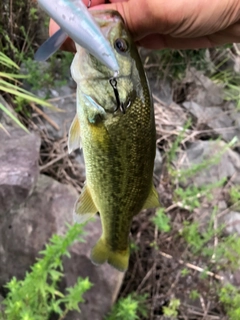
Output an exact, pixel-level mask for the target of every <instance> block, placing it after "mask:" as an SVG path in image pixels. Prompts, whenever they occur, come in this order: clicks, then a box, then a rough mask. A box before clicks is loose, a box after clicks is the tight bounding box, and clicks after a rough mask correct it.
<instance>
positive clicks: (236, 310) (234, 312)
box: [219, 284, 240, 320]
mask: <svg viewBox="0 0 240 320" xmlns="http://www.w3.org/2000/svg"><path fill="white" fill-rule="evenodd" d="M219 299H220V301H221V302H222V303H223V304H224V306H225V308H226V310H227V314H228V316H229V319H230V320H239V319H240V290H239V289H238V288H236V287H235V286H233V285H231V284H227V285H225V286H223V287H221V288H220V289H219Z"/></svg>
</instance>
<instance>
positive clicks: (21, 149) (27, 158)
mask: <svg viewBox="0 0 240 320" xmlns="http://www.w3.org/2000/svg"><path fill="white" fill-rule="evenodd" d="M5 129H6V130H7V131H8V133H9V134H6V133H5V132H4V131H2V130H0V145H1V148H0V168H1V170H0V204H1V205H0V220H2V216H3V215H6V214H7V212H8V211H9V210H10V209H11V208H13V207H15V206H17V205H20V204H21V203H23V202H24V201H25V200H26V198H27V197H28V196H29V194H30V193H31V191H32V189H33V187H34V185H35V182H36V179H37V176H38V158H39V147H40V138H39V137H38V136H37V135H36V134H34V133H30V134H27V133H26V132H25V131H23V130H22V129H20V128H18V127H12V126H11V127H10V126H5Z"/></svg>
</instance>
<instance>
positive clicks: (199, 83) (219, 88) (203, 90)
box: [183, 68, 224, 107]
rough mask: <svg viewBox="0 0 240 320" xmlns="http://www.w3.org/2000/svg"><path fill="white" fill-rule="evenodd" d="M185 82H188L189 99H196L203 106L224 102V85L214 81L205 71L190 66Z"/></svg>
mask: <svg viewBox="0 0 240 320" xmlns="http://www.w3.org/2000/svg"><path fill="white" fill-rule="evenodd" d="M183 83H185V84H188V86H189V87H188V94H187V99H186V100H188V101H194V102H196V103H198V104H200V105H202V106H205V107H211V106H218V105H222V104H223V99H224V91H223V87H224V85H223V84H222V85H219V84H216V83H214V82H213V81H212V80H211V79H209V78H208V77H206V76H205V75H204V74H203V72H201V71H198V70H196V69H195V68H189V69H188V70H187V72H186V76H185V79H184V80H183Z"/></svg>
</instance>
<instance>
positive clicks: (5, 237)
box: [0, 175, 77, 286]
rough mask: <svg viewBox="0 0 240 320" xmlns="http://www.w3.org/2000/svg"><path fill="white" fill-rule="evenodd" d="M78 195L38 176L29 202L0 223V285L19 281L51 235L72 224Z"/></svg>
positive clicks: (44, 177)
mask: <svg viewBox="0 0 240 320" xmlns="http://www.w3.org/2000/svg"><path fill="white" fill-rule="evenodd" d="M76 197H77V193H76V191H75V189H73V188H72V187H70V186H66V185H62V184H60V183H59V182H57V181H55V180H53V179H52V178H49V177H47V176H44V175H41V176H40V177H39V179H38V181H37V184H36V188H35V189H34V191H33V193H32V194H31V196H30V197H29V198H28V200H27V201H26V202H25V203H24V204H22V205H21V207H19V208H15V209H12V210H11V211H10V212H9V213H8V214H5V215H4V216H3V217H2V219H1V224H0V286H2V285H3V284H5V283H6V282H7V281H9V280H10V279H11V278H12V276H16V277H18V278H22V277H23V276H24V274H25V272H26V271H27V270H28V269H29V267H30V266H31V265H32V264H33V263H34V262H35V258H36V256H37V254H38V252H39V251H40V250H42V249H43V247H44V245H45V244H46V242H47V241H48V239H49V238H50V237H51V236H52V234H53V233H63V232H64V230H65V223H66V222H68V223H70V222H72V208H73V205H74V203H75V201H76Z"/></svg>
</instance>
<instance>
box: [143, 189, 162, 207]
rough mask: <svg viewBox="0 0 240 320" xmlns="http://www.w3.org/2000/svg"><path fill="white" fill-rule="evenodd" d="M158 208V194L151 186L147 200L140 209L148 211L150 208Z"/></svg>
mask: <svg viewBox="0 0 240 320" xmlns="http://www.w3.org/2000/svg"><path fill="white" fill-rule="evenodd" d="M159 206H160V203H159V199H158V193H157V190H156V189H155V187H154V185H152V188H151V191H150V193H149V195H148V198H147V200H146V201H145V203H144V205H143V208H142V209H150V208H157V207H159Z"/></svg>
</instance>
